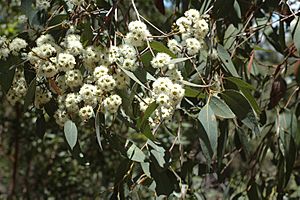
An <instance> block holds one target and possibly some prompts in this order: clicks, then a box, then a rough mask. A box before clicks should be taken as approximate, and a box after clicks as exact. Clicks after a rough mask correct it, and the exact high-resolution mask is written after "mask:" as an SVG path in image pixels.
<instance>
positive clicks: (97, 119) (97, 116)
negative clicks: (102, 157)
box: [95, 111, 104, 151]
mask: <svg viewBox="0 0 300 200" xmlns="http://www.w3.org/2000/svg"><path fill="white" fill-rule="evenodd" d="M99 115H100V113H99V112H98V111H97V113H96V117H95V129H96V137H97V142H98V144H99V147H100V149H101V151H102V150H103V148H102V144H101V133H100V117H99ZM103 119H104V117H103Z"/></svg>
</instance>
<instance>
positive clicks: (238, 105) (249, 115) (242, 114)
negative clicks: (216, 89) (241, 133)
mask: <svg viewBox="0 0 300 200" xmlns="http://www.w3.org/2000/svg"><path fill="white" fill-rule="evenodd" d="M220 96H221V98H222V99H224V100H225V102H226V104H227V105H228V106H229V107H230V109H231V110H232V111H233V113H234V114H235V115H236V116H237V118H238V119H239V120H241V121H242V122H243V123H244V124H245V125H246V126H247V127H248V128H250V129H251V130H252V131H254V132H255V133H258V132H259V126H258V121H257V119H256V117H255V115H254V113H253V110H252V108H251V106H250V104H249V102H248V101H247V99H246V98H245V97H244V96H243V95H242V94H241V93H239V92H237V91H235V90H226V91H224V92H222V93H220Z"/></svg>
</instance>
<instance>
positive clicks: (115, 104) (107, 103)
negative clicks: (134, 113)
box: [102, 94, 122, 114]
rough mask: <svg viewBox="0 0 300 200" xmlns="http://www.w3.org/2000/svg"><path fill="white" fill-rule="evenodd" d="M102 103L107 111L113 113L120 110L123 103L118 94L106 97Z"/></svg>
mask: <svg viewBox="0 0 300 200" xmlns="http://www.w3.org/2000/svg"><path fill="white" fill-rule="evenodd" d="M102 104H103V108H104V110H105V111H108V112H109V113H112V114H113V113H116V112H117V111H118V108H119V106H120V105H121V104H122V98H121V97H120V96H119V95H117V94H113V95H110V96H109V97H107V98H106V99H104V100H103V103H102Z"/></svg>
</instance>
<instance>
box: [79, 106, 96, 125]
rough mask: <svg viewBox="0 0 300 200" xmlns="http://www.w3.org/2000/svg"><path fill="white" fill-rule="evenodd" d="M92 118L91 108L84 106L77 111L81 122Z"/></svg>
mask: <svg viewBox="0 0 300 200" xmlns="http://www.w3.org/2000/svg"><path fill="white" fill-rule="evenodd" d="M93 116H94V110H93V108H92V106H89V105H87V106H84V107H82V108H81V109H80V110H79V117H80V118H81V119H82V121H86V120H88V119H90V118H92V117H93Z"/></svg>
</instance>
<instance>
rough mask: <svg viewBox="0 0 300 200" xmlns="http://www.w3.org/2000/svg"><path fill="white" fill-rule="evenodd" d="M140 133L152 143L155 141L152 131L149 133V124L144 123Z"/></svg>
mask: <svg viewBox="0 0 300 200" xmlns="http://www.w3.org/2000/svg"><path fill="white" fill-rule="evenodd" d="M141 133H142V134H143V135H144V136H146V137H147V138H148V139H150V140H152V141H154V140H155V137H154V135H153V134H152V131H151V127H150V125H149V123H146V124H145V125H144V126H142V130H141Z"/></svg>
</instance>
